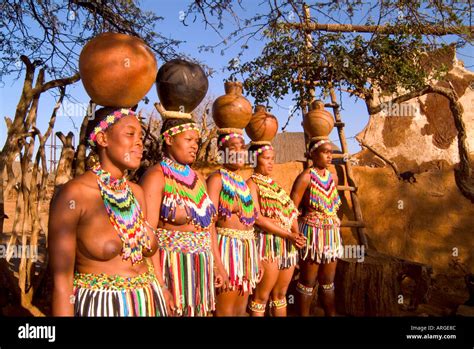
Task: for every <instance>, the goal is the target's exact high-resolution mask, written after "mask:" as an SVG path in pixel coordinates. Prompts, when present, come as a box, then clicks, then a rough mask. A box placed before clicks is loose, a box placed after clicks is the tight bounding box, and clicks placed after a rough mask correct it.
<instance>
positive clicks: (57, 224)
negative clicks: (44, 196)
mask: <svg viewBox="0 0 474 349" xmlns="http://www.w3.org/2000/svg"><path fill="white" fill-rule="evenodd" d="M80 197H81V195H80V190H79V188H78V187H77V184H75V183H72V182H69V183H66V184H65V185H64V186H63V187H62V188H61V189H60V190H59V192H57V193H56V195H55V196H54V197H53V199H52V201H51V205H50V210H49V223H48V250H49V255H50V259H49V265H50V268H51V272H52V275H53V294H52V315H53V316H74V297H73V279H74V266H75V262H76V230H77V226H78V224H79V221H80V217H81V214H82V212H81V211H82V208H81V203H80Z"/></svg>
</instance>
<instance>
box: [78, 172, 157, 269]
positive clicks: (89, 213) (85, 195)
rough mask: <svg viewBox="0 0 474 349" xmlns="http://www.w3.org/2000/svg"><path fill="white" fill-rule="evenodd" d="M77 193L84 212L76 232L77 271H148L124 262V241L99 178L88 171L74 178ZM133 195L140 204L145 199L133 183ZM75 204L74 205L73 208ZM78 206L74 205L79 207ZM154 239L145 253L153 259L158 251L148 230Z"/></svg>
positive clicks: (79, 204) (140, 264)
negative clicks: (101, 192) (99, 184)
mask: <svg viewBox="0 0 474 349" xmlns="http://www.w3.org/2000/svg"><path fill="white" fill-rule="evenodd" d="M74 181H75V183H74V187H75V189H76V190H77V195H78V203H77V204H76V205H77V208H79V209H81V213H80V219H79V223H78V225H77V230H76V237H77V238H76V240H77V245H76V267H75V268H76V270H77V271H78V272H81V273H105V274H108V275H122V276H125V277H132V276H136V275H138V274H141V273H143V272H145V271H146V270H147V267H146V263H139V264H136V265H132V263H131V262H130V261H129V260H126V261H123V260H122V256H121V250H122V242H121V240H120V237H119V235H118V233H117V231H116V230H115V228H114V227H113V225H112V223H111V222H110V220H109V216H108V214H107V211H106V209H105V206H104V202H103V201H102V197H101V195H100V190H99V187H98V185H97V180H96V176H95V175H94V174H93V173H92V172H90V171H88V172H86V173H85V174H84V175H82V176H80V177H78V178H76V179H74ZM129 185H130V186H131V188H132V192H133V193H134V194H135V197H136V198H137V200H138V202H139V204H141V203H142V200H143V198H142V197H141V195H140V194H139V191H140V190H141V189H140V188H139V187H138V186H137V185H136V184H134V183H130V182H129ZM72 205H73V203H70V207H73V206H72ZM76 205H74V206H76ZM147 233H148V236H149V238H150V240H151V247H152V249H151V251H147V250H143V255H144V257H150V256H152V255H153V254H154V253H155V251H156V249H157V242H156V239H155V238H154V237H153V235H152V232H151V231H150V229H147Z"/></svg>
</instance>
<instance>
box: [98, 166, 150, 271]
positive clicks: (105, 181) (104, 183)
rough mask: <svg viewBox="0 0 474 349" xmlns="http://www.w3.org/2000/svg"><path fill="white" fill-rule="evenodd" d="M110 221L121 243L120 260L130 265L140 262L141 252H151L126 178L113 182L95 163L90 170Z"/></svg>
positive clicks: (143, 221) (140, 215) (139, 211)
mask: <svg viewBox="0 0 474 349" xmlns="http://www.w3.org/2000/svg"><path fill="white" fill-rule="evenodd" d="M91 170H92V172H93V173H94V174H95V175H96V176H97V183H98V185H99V189H100V195H101V196H102V200H103V201H104V206H105V209H106V211H107V214H108V215H109V220H110V222H111V223H112V225H113V227H114V228H115V230H116V231H117V233H118V235H119V237H120V240H121V241H122V259H123V260H127V259H130V260H131V262H132V264H137V263H140V262H142V261H143V254H142V251H143V249H147V250H151V241H150V238H149V237H148V234H147V232H146V226H145V219H144V217H143V212H142V210H141V208H140V204H139V203H138V201H137V199H136V198H135V195H133V192H132V189H131V188H130V186H129V184H128V182H127V180H126V179H125V177H123V178H120V179H116V178H113V177H112V176H111V174H110V173H109V172H106V171H104V170H103V169H102V167H101V166H100V163H97V164H96V165H95V166H94V167H93V168H92V169H91Z"/></svg>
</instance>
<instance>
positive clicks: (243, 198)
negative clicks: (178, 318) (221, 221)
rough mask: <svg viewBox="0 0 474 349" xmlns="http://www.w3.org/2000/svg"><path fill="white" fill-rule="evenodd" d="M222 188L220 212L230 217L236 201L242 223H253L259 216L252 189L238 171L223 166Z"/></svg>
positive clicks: (221, 171) (221, 172) (223, 215)
mask: <svg viewBox="0 0 474 349" xmlns="http://www.w3.org/2000/svg"><path fill="white" fill-rule="evenodd" d="M219 172H220V174H221V178H222V190H221V194H220V197H219V214H220V215H221V216H222V217H227V218H230V217H231V216H232V210H233V207H234V203H237V205H238V208H239V212H238V213H237V215H238V216H239V220H240V222H241V223H242V224H245V225H253V224H254V223H255V219H256V218H257V210H256V209H255V206H254V204H253V200H252V195H251V194H250V189H249V187H248V186H247V183H245V180H244V179H243V178H242V177H241V176H240V175H238V174H237V173H234V172H231V171H228V170H226V169H225V168H222V169H220V170H219Z"/></svg>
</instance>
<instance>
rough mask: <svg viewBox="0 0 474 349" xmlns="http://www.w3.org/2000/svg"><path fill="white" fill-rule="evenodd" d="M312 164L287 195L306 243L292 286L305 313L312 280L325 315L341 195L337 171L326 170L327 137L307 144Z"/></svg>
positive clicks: (331, 300) (331, 311)
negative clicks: (297, 273)
mask: <svg viewBox="0 0 474 349" xmlns="http://www.w3.org/2000/svg"><path fill="white" fill-rule="evenodd" d="M308 151H309V155H310V156H311V159H312V161H313V166H312V167H310V168H308V169H306V170H304V171H303V172H302V173H301V174H300V175H299V176H298V177H297V178H296V181H295V183H294V184H293V188H292V191H291V198H292V199H293V202H294V203H295V205H296V206H297V207H300V208H301V210H302V211H303V212H302V215H301V217H300V220H299V227H300V231H301V232H302V233H303V235H304V236H305V237H306V239H307V240H306V246H305V247H304V248H303V249H301V250H300V262H299V265H300V277H299V281H298V284H297V286H296V288H297V291H298V293H299V298H298V308H299V313H300V315H301V316H308V315H309V310H310V309H309V308H310V305H311V301H312V298H313V289H314V286H315V284H316V280H317V281H318V283H319V297H320V300H321V304H322V306H323V308H324V312H325V314H326V316H335V315H336V310H335V293H334V276H335V274H336V265H337V259H338V258H340V257H341V256H342V253H343V247H342V241H341V235H340V220H339V218H338V216H337V211H338V209H339V207H340V206H341V199H340V197H339V194H338V192H337V183H338V178H337V175H336V174H335V173H334V174H331V172H330V171H329V170H328V167H329V165H330V164H331V162H332V146H331V142H330V141H329V140H328V139H327V137H315V138H313V139H312V140H311V141H310V143H309V145H308Z"/></svg>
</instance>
